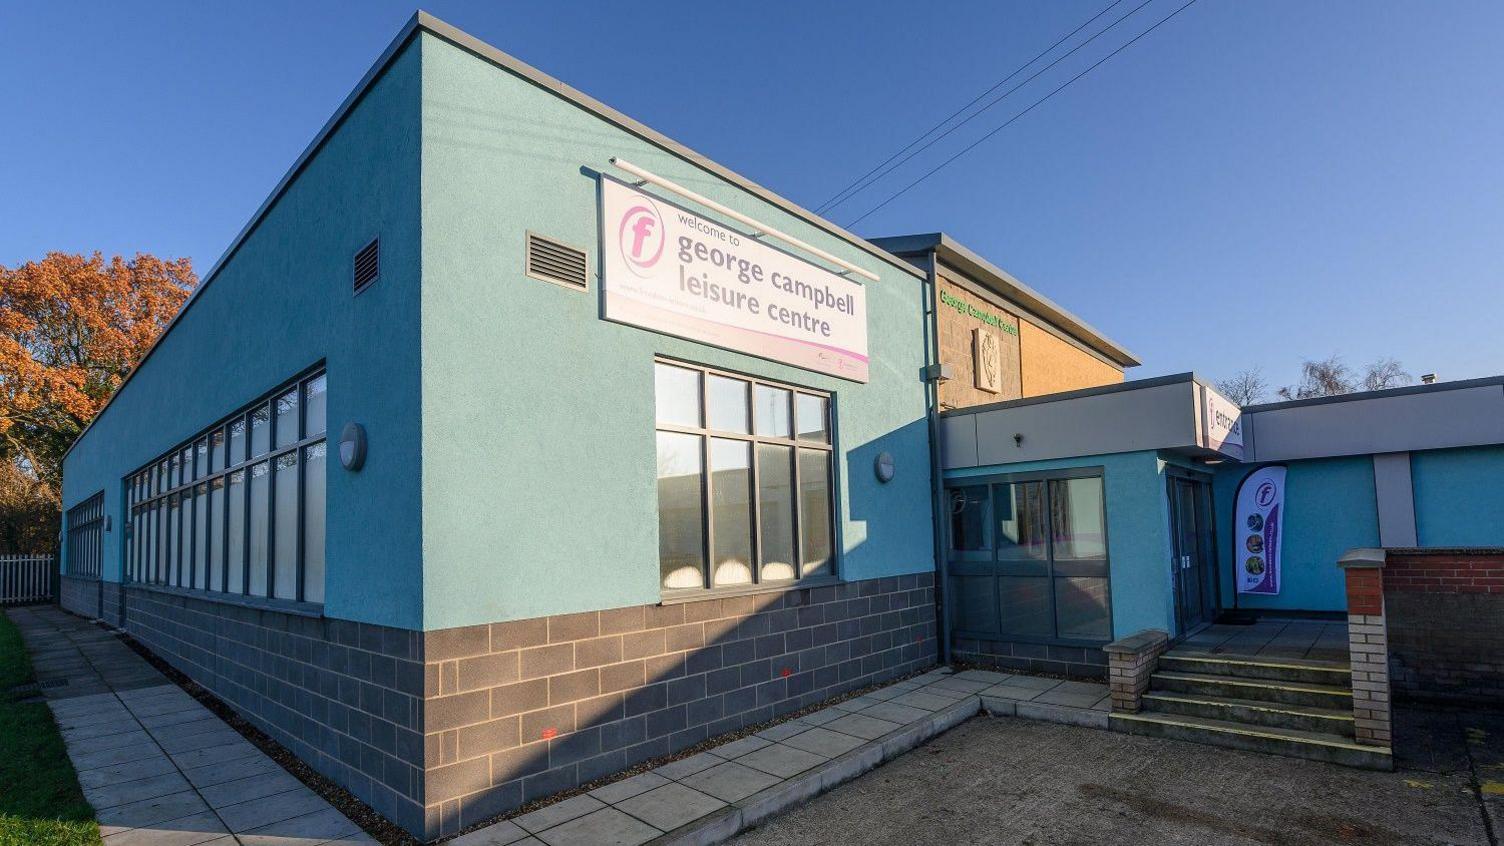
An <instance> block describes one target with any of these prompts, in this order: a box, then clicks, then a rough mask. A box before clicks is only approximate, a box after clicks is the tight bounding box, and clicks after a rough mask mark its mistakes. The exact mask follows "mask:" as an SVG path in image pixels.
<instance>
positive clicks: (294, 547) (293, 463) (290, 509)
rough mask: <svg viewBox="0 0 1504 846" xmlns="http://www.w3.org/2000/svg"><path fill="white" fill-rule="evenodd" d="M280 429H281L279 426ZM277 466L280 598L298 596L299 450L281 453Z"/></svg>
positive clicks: (275, 589)
mask: <svg viewBox="0 0 1504 846" xmlns="http://www.w3.org/2000/svg"><path fill="white" fill-rule="evenodd" d="M279 431H280V430H279ZM275 464H276V469H277V494H276V502H275V507H276V514H275V516H274V519H273V521H272V526H273V531H275V532H276V533H277V539H276V545H275V546H274V547H273V548H272V561H274V562H275V563H276V568H277V570H276V573H277V575H276V578H274V579H272V593H273V595H275V596H276V597H277V598H279V599H297V598H298V453H297V452H296V451H293V452H289V453H287V454H286V455H279V456H277V458H276V461H275Z"/></svg>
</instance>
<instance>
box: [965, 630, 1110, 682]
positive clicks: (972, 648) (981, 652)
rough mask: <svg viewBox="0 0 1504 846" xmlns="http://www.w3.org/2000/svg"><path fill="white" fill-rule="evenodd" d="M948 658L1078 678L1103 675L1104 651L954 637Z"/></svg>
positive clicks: (1007, 668)
mask: <svg viewBox="0 0 1504 846" xmlns="http://www.w3.org/2000/svg"><path fill="white" fill-rule="evenodd" d="M951 658H953V659H954V660H956V661H960V662H963V663H966V664H976V665H978V666H981V667H991V668H996V669H1001V670H1020V671H1023V672H1028V673H1053V674H1056V675H1062V676H1070V677H1072V678H1081V679H1105V678H1107V654H1106V653H1104V652H1103V651H1102V649H1101V647H1087V646H1057V645H1054V644H1043V643H1022V642H1019V641H1010V640H976V639H973V638H966V637H957V638H956V639H955V642H954V643H952V644H951Z"/></svg>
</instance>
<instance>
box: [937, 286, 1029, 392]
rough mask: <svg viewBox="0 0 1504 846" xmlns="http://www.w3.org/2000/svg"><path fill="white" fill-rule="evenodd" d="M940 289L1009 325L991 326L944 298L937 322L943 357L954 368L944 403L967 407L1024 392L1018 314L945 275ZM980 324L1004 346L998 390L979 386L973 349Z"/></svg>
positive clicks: (944, 389) (945, 387)
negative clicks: (973, 292)
mask: <svg viewBox="0 0 1504 846" xmlns="http://www.w3.org/2000/svg"><path fill="white" fill-rule="evenodd" d="M939 291H940V292H943V293H944V294H945V295H946V296H947V297H954V298H955V299H956V300H959V301H960V302H963V303H966V304H968V305H971V306H973V307H975V308H977V309H979V310H981V311H984V312H987V313H988V314H995V315H997V316H998V317H1000V318H1002V321H1003V323H1004V324H1006V325H1007V326H1008V329H1003V328H999V327H997V326H988V325H987V324H986V323H983V322H982V321H981V320H979V319H977V318H975V317H972V316H971V315H969V314H963V313H961V312H959V311H957V310H956V308H955V307H954V306H951V305H947V304H945V303H943V302H942V303H939V304H938V305H939V311H938V312H937V314H938V318H937V321H936V322H937V323H938V325H939V333H938V335H939V341H940V361H941V363H942V364H948V365H950V367H951V371H952V376H951V378H950V380H949V381H946V382H943V383H941V385H940V407H941V408H966V407H967V406H972V405H981V404H983V403H989V402H1001V401H1002V400H1010V399H1018V398H1019V397H1020V396H1022V395H1023V394H1022V393H1021V391H1020V388H1019V385H1020V375H1019V350H1018V318H1017V317H1015V316H1014V315H1012V314H1010V313H1008V312H1007V311H1006V310H1005V309H1003V308H1001V307H1000V306H998V305H996V304H994V303H992V302H989V301H987V300H984V299H982V298H981V297H978V296H976V295H975V294H972V293H970V292H969V291H967V290H966V289H965V288H962V287H961V286H960V285H957V284H956V283H955V282H952V281H951V280H949V279H946V278H945V276H944V275H942V276H941V277H940V284H939ZM937 296H938V294H937ZM978 326H980V327H982V328H984V329H986V330H987V331H989V332H991V333H992V334H993V335H996V336H997V340H998V346H999V347H1001V349H1002V355H1001V359H1002V377H1003V378H1002V385H1001V388H1002V390H1001V391H999V392H998V393H992V392H991V391H984V390H982V389H981V388H978V387H977V377H976V356H975V353H973V351H972V332H971V330H972V329H975V328H977V327H978ZM1010 329H1011V330H1012V331H1009V330H1010Z"/></svg>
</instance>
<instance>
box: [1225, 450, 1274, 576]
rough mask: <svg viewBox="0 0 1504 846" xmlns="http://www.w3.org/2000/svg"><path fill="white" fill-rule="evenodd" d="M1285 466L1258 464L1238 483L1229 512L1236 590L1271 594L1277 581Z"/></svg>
mask: <svg viewBox="0 0 1504 846" xmlns="http://www.w3.org/2000/svg"><path fill="white" fill-rule="evenodd" d="M1284 520H1285V467H1284V465H1273V466H1270V467H1260V468H1259V469H1257V470H1255V471H1253V472H1252V473H1249V474H1248V476H1247V477H1246V478H1245V479H1243V482H1242V484H1240V485H1238V495H1237V507H1236V509H1235V511H1234V514H1233V527H1232V529H1233V530H1232V535H1233V539H1234V542H1235V546H1234V547H1233V551H1232V552H1233V561H1235V562H1236V563H1237V574H1238V593H1252V594H1262V595H1265V596H1274V595H1276V594H1278V593H1279V585H1280V551H1281V550H1280V547H1281V546H1282V545H1283V544H1284V537H1283V531H1284Z"/></svg>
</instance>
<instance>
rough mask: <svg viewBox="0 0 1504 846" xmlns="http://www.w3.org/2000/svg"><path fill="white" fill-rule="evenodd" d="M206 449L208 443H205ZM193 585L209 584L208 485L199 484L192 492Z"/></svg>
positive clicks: (202, 585) (206, 448) (201, 586)
mask: <svg viewBox="0 0 1504 846" xmlns="http://www.w3.org/2000/svg"><path fill="white" fill-rule="evenodd" d="M205 451H206V452H207V451H208V445H207V444H206V445H205ZM193 586H194V587H196V588H198V589H199V590H203V589H204V588H207V587H208V586H209V486H208V485H199V486H198V487H197V488H195V489H194V493H193Z"/></svg>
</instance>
